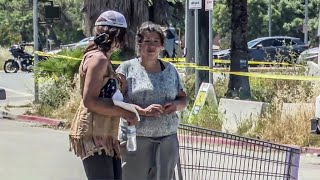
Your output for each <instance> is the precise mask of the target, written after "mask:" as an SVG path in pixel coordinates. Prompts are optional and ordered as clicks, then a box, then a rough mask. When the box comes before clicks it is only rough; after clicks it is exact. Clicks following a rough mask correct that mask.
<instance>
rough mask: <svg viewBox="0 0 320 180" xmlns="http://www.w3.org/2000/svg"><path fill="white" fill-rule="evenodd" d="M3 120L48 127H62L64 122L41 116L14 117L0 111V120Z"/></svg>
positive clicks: (14, 115) (11, 114)
mask: <svg viewBox="0 0 320 180" xmlns="http://www.w3.org/2000/svg"><path fill="white" fill-rule="evenodd" d="M1 117H2V118H4V119H11V120H17V121H25V122H33V123H39V124H44V125H49V126H63V125H64V122H63V121H60V120H57V119H51V118H46V117H41V116H31V115H16V114H13V113H10V112H7V111H3V110H0V118H1Z"/></svg>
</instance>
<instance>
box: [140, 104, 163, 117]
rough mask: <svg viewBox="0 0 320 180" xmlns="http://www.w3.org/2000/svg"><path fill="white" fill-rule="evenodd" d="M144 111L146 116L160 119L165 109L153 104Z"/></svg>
mask: <svg viewBox="0 0 320 180" xmlns="http://www.w3.org/2000/svg"><path fill="white" fill-rule="evenodd" d="M142 111H143V115H144V116H151V117H159V116H160V115H161V114H162V113H163V112H164V107H163V106H162V105H160V104H151V105H150V106H148V107H147V108H145V109H143V110H142Z"/></svg>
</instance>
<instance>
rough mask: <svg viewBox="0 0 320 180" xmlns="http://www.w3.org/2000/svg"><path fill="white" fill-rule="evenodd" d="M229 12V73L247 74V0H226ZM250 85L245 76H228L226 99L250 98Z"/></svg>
mask: <svg viewBox="0 0 320 180" xmlns="http://www.w3.org/2000/svg"><path fill="white" fill-rule="evenodd" d="M227 4H228V7H229V8H230V11H231V31H232V32H231V66H230V71H231V72H238V71H241V72H248V45H247V33H248V32H247V31H248V13H247V0H228V1H227ZM250 96H251V93H250V85H249V78H248V77H247V76H237V75H232V74H231V75H230V79H229V84H228V91H227V93H226V97H227V98H234V97H239V98H240V99H248V98H250Z"/></svg>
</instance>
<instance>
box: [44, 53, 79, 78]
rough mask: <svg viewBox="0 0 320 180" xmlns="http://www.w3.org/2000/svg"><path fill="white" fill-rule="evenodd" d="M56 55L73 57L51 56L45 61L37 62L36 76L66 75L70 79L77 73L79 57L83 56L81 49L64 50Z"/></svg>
mask: <svg viewBox="0 0 320 180" xmlns="http://www.w3.org/2000/svg"><path fill="white" fill-rule="evenodd" d="M58 55H62V56H66V57H71V58H75V59H68V58H60V57H51V58H49V59H47V60H46V61H41V62H39V72H40V74H38V76H40V77H43V76H49V77H50V76H54V77H67V78H69V79H72V78H73V77H74V75H75V74H76V73H78V70H79V65H80V63H81V58H82V56H83V53H82V50H81V49H75V50H65V51H62V52H60V53H58Z"/></svg>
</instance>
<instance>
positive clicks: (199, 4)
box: [189, 0, 202, 93]
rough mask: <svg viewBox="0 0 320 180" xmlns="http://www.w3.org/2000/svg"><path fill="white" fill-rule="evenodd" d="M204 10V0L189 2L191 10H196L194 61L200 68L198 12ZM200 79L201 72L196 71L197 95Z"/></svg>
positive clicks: (191, 0)
mask: <svg viewBox="0 0 320 180" xmlns="http://www.w3.org/2000/svg"><path fill="white" fill-rule="evenodd" d="M201 8H202V0H190V1H189V9H194V26H195V28H194V36H195V37H194V39H195V40H194V49H195V54H194V61H195V64H196V65H197V66H199V62H200V61H199V21H198V20H199V19H198V16H199V15H198V11H199V9H201ZM199 81H200V77H199V70H197V69H196V70H195V93H197V92H198V90H199V87H200V82H199Z"/></svg>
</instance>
